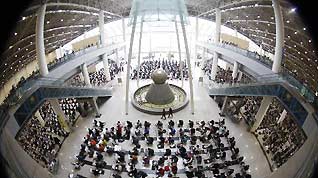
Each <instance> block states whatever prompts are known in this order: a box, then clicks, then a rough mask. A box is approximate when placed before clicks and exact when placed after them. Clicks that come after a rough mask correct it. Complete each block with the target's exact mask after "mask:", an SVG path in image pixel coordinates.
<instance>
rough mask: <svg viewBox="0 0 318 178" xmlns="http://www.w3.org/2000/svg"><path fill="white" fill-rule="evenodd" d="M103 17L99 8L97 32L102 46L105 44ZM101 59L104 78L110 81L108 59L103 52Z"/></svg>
mask: <svg viewBox="0 0 318 178" xmlns="http://www.w3.org/2000/svg"><path fill="white" fill-rule="evenodd" d="M104 19H105V17H104V12H103V11H102V10H101V11H99V21H98V22H99V34H100V43H101V46H102V47H105V46H106V41H105V30H104V24H105V21H104ZM101 57H102V59H103V64H104V73H105V76H106V80H107V81H110V80H111V78H110V73H109V65H108V59H107V56H106V55H105V54H102V55H101Z"/></svg>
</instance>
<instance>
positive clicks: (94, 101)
mask: <svg viewBox="0 0 318 178" xmlns="http://www.w3.org/2000/svg"><path fill="white" fill-rule="evenodd" d="M96 100H97V97H93V98H92V99H91V100H90V103H91V105H92V106H93V107H94V110H95V113H96V117H100V116H101V115H102V114H101V113H100V112H99V108H98V105H97V102H96Z"/></svg>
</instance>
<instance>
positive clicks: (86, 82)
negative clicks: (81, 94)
mask: <svg viewBox="0 0 318 178" xmlns="http://www.w3.org/2000/svg"><path fill="white" fill-rule="evenodd" d="M82 73H83V77H84V82H85V85H86V86H88V87H92V84H91V81H90V79H89V74H88V70H87V65H86V63H83V64H82Z"/></svg>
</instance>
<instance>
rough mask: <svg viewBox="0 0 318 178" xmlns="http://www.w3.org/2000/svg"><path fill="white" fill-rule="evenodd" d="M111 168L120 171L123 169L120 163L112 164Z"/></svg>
mask: <svg viewBox="0 0 318 178" xmlns="http://www.w3.org/2000/svg"><path fill="white" fill-rule="evenodd" d="M112 169H113V170H114V171H117V172H122V171H123V166H122V165H121V164H114V165H113V166H112Z"/></svg>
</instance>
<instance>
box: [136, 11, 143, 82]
mask: <svg viewBox="0 0 318 178" xmlns="http://www.w3.org/2000/svg"><path fill="white" fill-rule="evenodd" d="M143 19H144V18H143V17H142V18H141V22H140V33H139V47H138V64H137V87H139V77H140V76H139V71H140V52H141V40H142V27H143V24H144V23H143Z"/></svg>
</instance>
